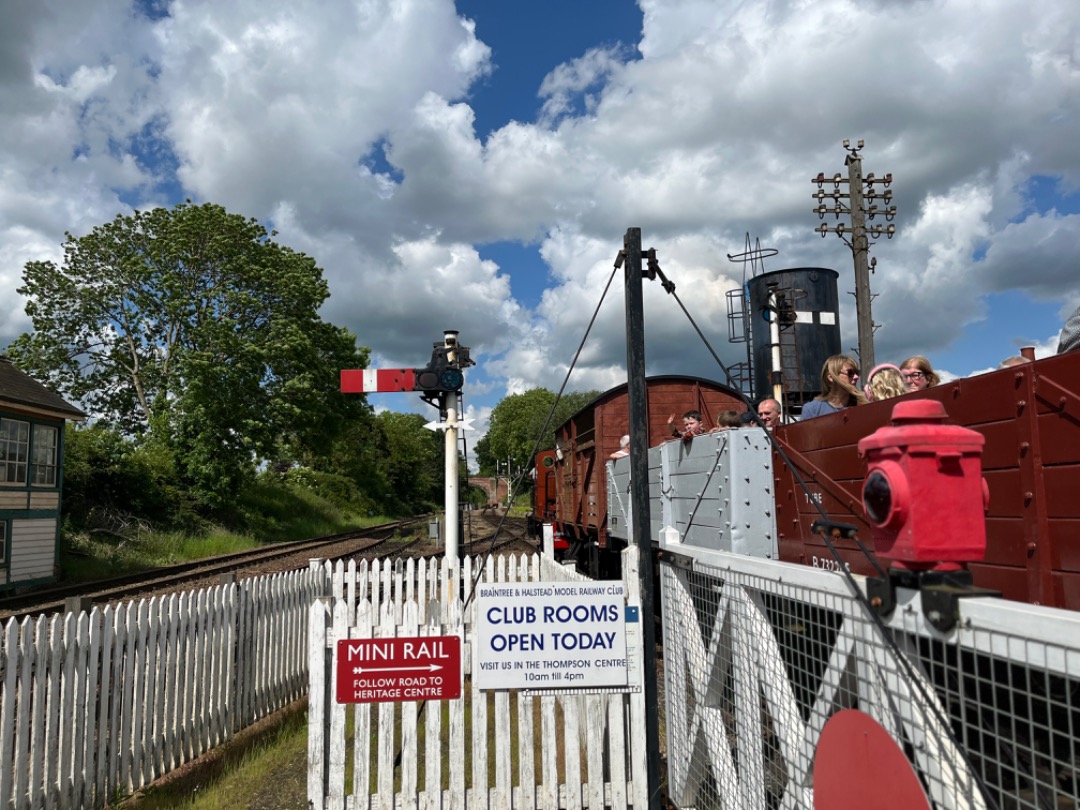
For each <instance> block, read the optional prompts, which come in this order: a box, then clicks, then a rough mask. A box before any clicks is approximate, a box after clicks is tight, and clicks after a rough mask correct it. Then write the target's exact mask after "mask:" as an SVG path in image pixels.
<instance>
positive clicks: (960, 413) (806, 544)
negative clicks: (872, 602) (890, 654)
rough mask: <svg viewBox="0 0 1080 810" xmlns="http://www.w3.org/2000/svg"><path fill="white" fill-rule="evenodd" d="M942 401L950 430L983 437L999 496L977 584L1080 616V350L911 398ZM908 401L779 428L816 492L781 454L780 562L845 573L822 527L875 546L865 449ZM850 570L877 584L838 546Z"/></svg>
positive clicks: (994, 497) (776, 466) (988, 474)
mask: <svg viewBox="0 0 1080 810" xmlns="http://www.w3.org/2000/svg"><path fill="white" fill-rule="evenodd" d="M917 397H922V398H930V399H936V400H938V401H939V402H941V403H942V405H943V406H944V407H945V411H946V412H947V413H948V415H949V422H950V423H951V424H955V425H962V426H964V427H968V428H971V429H973V430H977V431H978V432H979V433H981V434H982V435H983V436H984V437H985V439H986V444H985V446H984V447H983V455H982V468H983V477H984V478H985V479H986V483H987V486H988V488H989V491H990V502H989V507H988V509H987V513H986V539H987V546H986V557H985V559H984V560H983V561H981V562H977V563H972V564H971V565H970V566H969V567H970V569H971V571H972V573H973V576H974V580H975V584H976V585H980V586H982V587H986V588H993V589H995V590H999V591H1001V593H1002V596H1004V597H1005V598H1006V599H1015V600H1019V601H1024V602H1032V603H1034V604H1042V605H1052V606H1055V607H1066V608H1070V609H1073V610H1080V352H1072V353H1070V354H1063V355H1057V356H1054V357H1048V358H1045V359H1043V360H1037V361H1035V362H1033V363H1024V364H1022V365H1019V366H1013V367H1010V368H1005V369H1001V370H998V371H994V372H991V373H988V374H980V375H977V376H974V377H967V378H963V379H958V380H953V381H951V382H947V383H942V384H941V385H938V386H935V387H933V388H929V389H927V390H925V391H920V392H918V393H912V394H907V395H905V396H904V397H903V398H902V399H908V398H912V399H913V398H917ZM898 401H899V399H890V400H884V401H882V402H875V403H871V404H869V405H863V406H860V407H858V408H848V409H847V410H844V411H841V412H839V413H835V414H830V415H828V416H821V417H818V418H816V419H809V420H806V421H805V422H798V423H796V424H793V425H787V426H784V427H780V428H778V429H777V430H776V432H775V434H774V435H775V437H776V439H777V442H778V444H779V445H780V447H781V448H782V449H783V450H784V451H785V453H786V454H787V456H788V457H789V458H790V459H791V461H792V465H793V466H794V467H795V469H797V470H798V471H799V474H800V475H801V476H802V477H803V479H804V480H805V481H806V482H807V483H808V485H809V490H810V492H809V493H807V492H805V491H804V490H803V489H802V488H801V487H799V486H798V484H797V482H796V480H795V476H794V474H793V473H792V471H791V469H789V468H788V467H787V466H786V465H785V464H784V463H783V462H782V460H781V458H780V456H779V454H777V453H774V455H773V470H774V476H775V482H776V492H777V505H776V510H777V511H776V519H777V532H778V535H779V546H780V558H781V559H782V560H785V561H788V562H798V563H803V564H806V565H812V566H818V567H828V568H832V567H835V566H836V565H838V564H837V563H836V562H835V561H834V560H833V558H832V555H831V554H830V553H829V551H828V549H827V548H826V547H825V545H824V543H823V542H822V540H821V538H820V537H818V536H817V535H815V534H814V533H813V532H812V531H811V530H810V525H811V524H812V523H813V522H814V521H815V520H818V519H819V518H820V513H819V512H818V511H817V509H816V508H815V504H814V503H813V502H814V501H817V502H819V503H820V504H821V505H822V506H823V507H824V508H825V510H826V511H827V512H828V514H829V516H830V518H832V519H834V520H838V521H842V522H845V523H851V524H854V525H855V526H856V527H857V529H858V535H859V537H860V539H862V540H863V542H864V544H865V545H867V546H868V547H871V548H872V547H873V545H872V534H871V528H870V524H869V523H868V522H867V518H866V513H865V510H864V509H863V505H862V484H863V478H864V476H865V474H866V464H865V462H864V461H863V459H861V458H860V457H859V453H858V446H857V445H858V442H859V439H861V438H863V437H864V436H868V435H870V434H871V433H873V432H874V431H875V430H877V429H878V428H879V427H882V426H884V425H886V424H888V422H889V419H890V416H891V414H892V408H893V406H894V405H895V404H896V402H898ZM838 546H839V552H840V556H841V558H842V559H843V562H844V564H845V565H846V566H848V567H849V568H850V569H851V570H852V571H854V572H856V573H860V574H873V573H874V572H873V568H872V567H871V565H870V563H869V561H868V560H867V559H866V557H865V556H864V555H863V554H862V552H861V551H860V550H859V549H858V547H857V546H856V545H855V544H854V543H853V542H851V541H844V540H840V541H838Z"/></svg>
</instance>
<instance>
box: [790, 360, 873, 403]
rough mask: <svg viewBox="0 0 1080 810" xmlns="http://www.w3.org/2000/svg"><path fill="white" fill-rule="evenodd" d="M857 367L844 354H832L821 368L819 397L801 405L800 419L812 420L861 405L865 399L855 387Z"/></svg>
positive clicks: (857, 376) (857, 379) (857, 378)
mask: <svg viewBox="0 0 1080 810" xmlns="http://www.w3.org/2000/svg"><path fill="white" fill-rule="evenodd" d="M858 382H859V365H858V363H856V362H855V361H854V360H852V359H851V358H850V357H848V356H847V355H846V354H834V355H833V356H832V357H830V358H829V359H828V360H826V361H825V365H824V366H822V367H821V395H820V396H818V397H817V398H816V399H812V400H810V401H809V402H807V403H806V404H805V405H803V409H802V418H803V419H812V418H813V417H815V416H824V415H825V414H827V413H836V412H837V411H842V410H844V408H850V407H851V406H852V405H862V404H864V403H865V402H866V397H865V396H863V393H862V392H861V391H860V390H859V389H858V388H857V387H856V384H857V383H858Z"/></svg>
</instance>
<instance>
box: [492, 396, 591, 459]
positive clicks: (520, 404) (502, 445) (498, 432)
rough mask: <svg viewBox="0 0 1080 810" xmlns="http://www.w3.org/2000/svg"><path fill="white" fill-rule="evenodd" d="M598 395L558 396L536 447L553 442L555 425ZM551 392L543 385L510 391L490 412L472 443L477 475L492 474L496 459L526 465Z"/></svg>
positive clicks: (551, 399) (551, 398)
mask: <svg viewBox="0 0 1080 810" xmlns="http://www.w3.org/2000/svg"><path fill="white" fill-rule="evenodd" d="M598 395H599V392H597V391H571V392H569V393H566V394H564V395H563V396H562V398H561V399H560V400H559V403H558V406H557V407H556V408H555V413H554V415H553V416H552V417H551V421H550V422H548V424H547V430H546V431H544V435H543V436H542V437H541V440H540V445H539V447H538V448H537V449H538V450H549V449H551V448H552V447H554V446H555V428H556V427H558V426H559V425H561V424H562V423H563V422H565V421H566V420H567V419H569V418H570V417H571V416H573V415H574V414H575V413H577V412H578V411H579V410H581V409H582V408H583V407H584V406H585V405H587V404H588V403H589V402H591V401H592V400H594V399H595V398H596V397H597V396H598ZM554 403H555V394H553V393H552V392H551V391H548V390H547V389H546V388H533V389H532V390H530V391H525V392H524V393H521V394H511V395H510V396H508V397H506V398H505V399H503V400H502V401H501V402H500V403H499V404H498V405H496V406H495V408H494V409H493V410H492V412H491V421H490V424H489V427H488V432H487V435H486V436H484V438H482V439H481V440H480V441H478V442H477V443H476V461H477V464H478V466H479V467H480V474H481V475H494V474H495V471H496V463H497V462H502V463H505V462H506V460H507V458H509V460H510V465H511V466H512V467H514V468H516V469H521V470H523V469H526V468H527V467H528V465H529V464H530V462H531V461H532V459H531V457H530V455H529V454H530V453H531V452H532V450H533V447H534V446H535V445H536V439H537V436H540V433H541V430H542V429H543V427H544V423H545V422H546V421H547V419H548V414H549V413H550V412H551V407H552V405H553V404H554Z"/></svg>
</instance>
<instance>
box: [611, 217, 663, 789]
mask: <svg viewBox="0 0 1080 810" xmlns="http://www.w3.org/2000/svg"><path fill="white" fill-rule="evenodd" d="M652 255H653V256H655V253H653V254H652ZM624 265H625V268H626V269H625V276H624V289H625V291H626V374H627V386H626V388H627V399H628V400H629V402H628V409H629V411H630V414H629V416H630V430H629V433H630V502H631V503H632V504H633V506H632V507H631V508H632V516H633V526H634V535H635V542H636V544H637V547H638V555H639V559H640V567H639V570H638V577H639V581H640V584H641V617H642V621H641V642H642V647H643V648H644V651H645V656H644V657H645V666H644V672H643V681H644V682H643V684H642V686H643V689H644V693H645V770H646V773H645V774H644V777H645V778H646V779H647V780H648V781H647V784H648V786H649V804H648V807H649V810H659V808H660V724H659V719H658V718H659V716H660V710H659V706H660V701H659V691H658V686H657V682H656V631H655V629H654V628H653V622H652V617H653V616H654V615H655V614H654V608H653V596H654V595H653V557H652V540H651V538H650V536H649V522H650V515H649V512H650V507H649V455H648V453H649V410H648V401H647V390H646V386H645V316H644V305H643V294H642V289H641V287H642V285H641V279H642V269H641V228H627V230H626V235H625V236H624V237H623V249H622V250H621V251H619V256H618V258H617V259H616V261H615V268H616V269H618V268H620V267H622V266H624ZM638 776H639V775H638V774H634V778H635V779H637V778H638Z"/></svg>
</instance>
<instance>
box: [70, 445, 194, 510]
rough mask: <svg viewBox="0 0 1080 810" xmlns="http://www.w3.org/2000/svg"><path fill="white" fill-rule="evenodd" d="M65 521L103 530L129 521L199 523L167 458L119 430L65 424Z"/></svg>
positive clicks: (163, 451)
mask: <svg viewBox="0 0 1080 810" xmlns="http://www.w3.org/2000/svg"><path fill="white" fill-rule="evenodd" d="M64 441H65V448H64V482H63V502H62V503H63V506H62V509H63V516H64V519H65V521H66V522H67V524H68V525H69V526H72V527H75V528H84V527H89V528H106V529H110V530H113V529H114V528H115V527H113V526H110V525H109V524H110V523H125V522H126V521H127V518H128V517H131V518H133V519H137V520H138V521H142V522H148V523H161V524H167V525H190V524H193V523H196V522H198V518H197V515H196V512H195V504H194V503H193V502H192V501H191V499H190V497H189V496H188V495H187V494H186V492H184V491H183V490H182V489H180V488H178V487H177V486H176V485H175V483H174V481H175V480H176V465H175V463H174V460H173V457H172V455H171V453H170V452H169V451H168V450H167V449H166V448H163V447H160V446H158V445H155V444H153V443H151V442H146V443H144V444H143V445H142V446H138V445H136V444H135V443H134V442H133V441H131V440H130V439H128V438H126V437H124V436H122V435H121V434H120V433H119V432H118V431H116V430H114V429H112V428H109V427H106V426H103V425H100V424H94V425H90V426H89V427H75V426H74V425H70V424H69V425H68V426H67V429H66V431H65V434H64Z"/></svg>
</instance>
